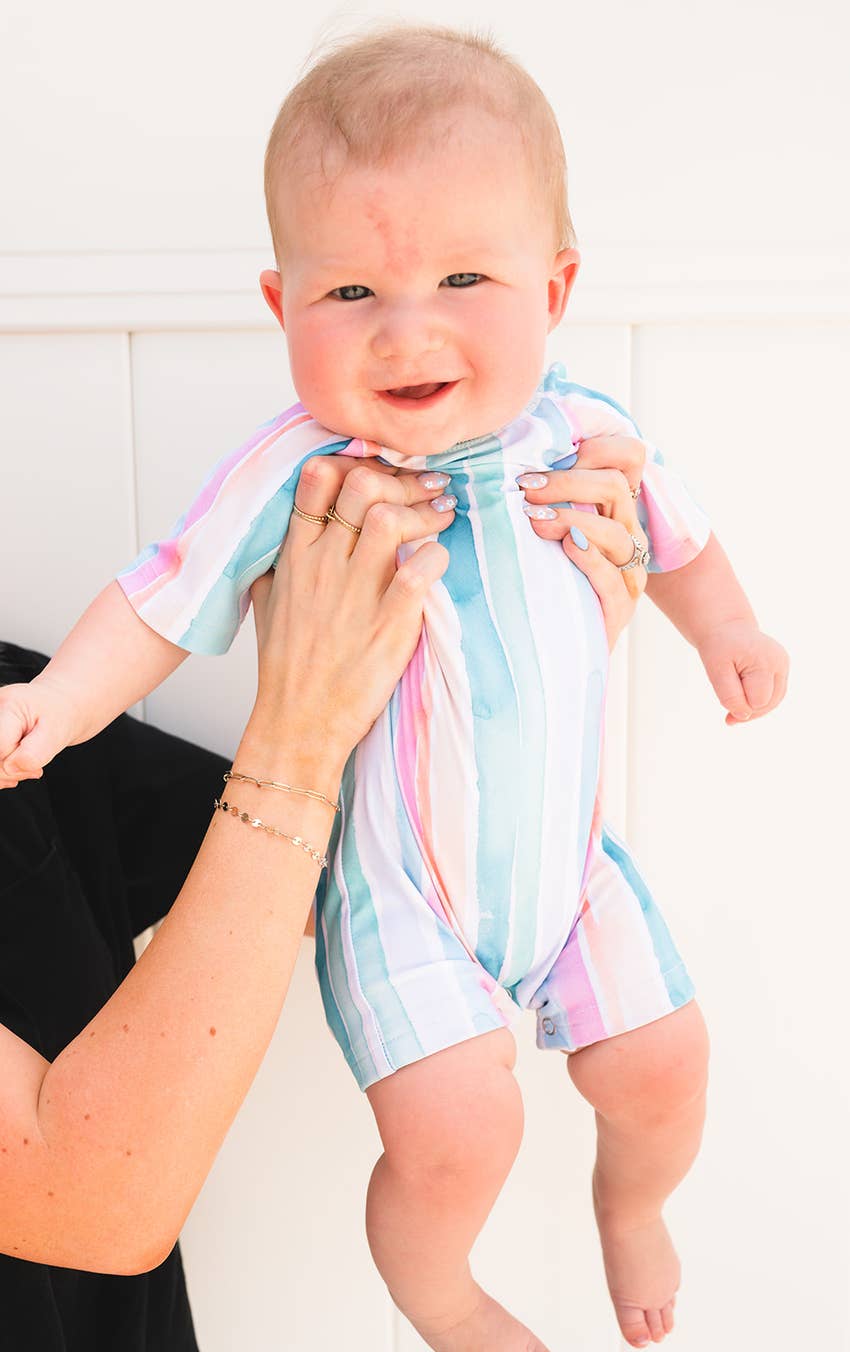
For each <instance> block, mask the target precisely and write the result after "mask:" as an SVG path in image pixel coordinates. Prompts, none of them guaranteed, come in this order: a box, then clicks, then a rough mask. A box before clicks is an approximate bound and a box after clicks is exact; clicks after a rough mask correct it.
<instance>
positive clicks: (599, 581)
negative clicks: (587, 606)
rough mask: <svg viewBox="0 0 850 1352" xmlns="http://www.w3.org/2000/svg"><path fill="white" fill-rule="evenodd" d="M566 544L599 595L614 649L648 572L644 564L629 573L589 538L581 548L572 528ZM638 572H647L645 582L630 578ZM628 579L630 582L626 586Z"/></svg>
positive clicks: (606, 628) (573, 558) (565, 549)
mask: <svg viewBox="0 0 850 1352" xmlns="http://www.w3.org/2000/svg"><path fill="white" fill-rule="evenodd" d="M562 548H563V550H564V553H565V554H566V556H567V558H568V559H571V560H572V562H573V563H574V564H575V565H576V567H577V568H578V569H580V571H581V572H582V573H584V575H585V577H586V578H587V580H588V581H589V582H590V585H591V586H592V587H593V590H594V591H595V592H596V595H597V596H598V597H599V602H600V605H601V606H602V615H603V619H604V622H605V632H606V634H607V636H608V648H609V650H612V649H613V647H614V644H615V643H616V641H617V639H618V638H619V636H620V634H621V633H622V631H623V630H624V629H625V627H626V625H627V624H628V623H629V621H630V620H631V618H632V616H633V614H634V611H635V606H636V604H637V600H638V596H639V595H640V592H641V591H642V590H643V587H644V586H645V585H646V572H645V570H644V569H643V568H632V569H629V572H628V573H621V572H620V570H619V569H618V568H616V567H615V566H614V564H613V563H611V562H610V560H608V559H607V558H606V557H605V555H604V554H602V553H601V552H600V550H599V549H597V547H596V545H594V544H592V543H591V542H590V541H589V540H588V542H587V546H586V548H584V549H583V548H581V547H580V546H579V545H578V544H576V542H575V540H574V539H573V538H572V536H571V535H570V533H569V531H568V532H567V533H566V535H565V536H564V538H563V542H562ZM636 573H638V574H642V575H643V583H642V585H641V582H640V579H634V581H633V582H632V583H631V584H630V585H629V584H628V579H629V578H630V577H634V574H636ZM624 581H625V582H626V583H627V585H626V586H623V583H624Z"/></svg>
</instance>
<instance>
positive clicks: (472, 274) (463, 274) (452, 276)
mask: <svg viewBox="0 0 850 1352" xmlns="http://www.w3.org/2000/svg"><path fill="white" fill-rule="evenodd" d="M483 275H484V274H483V273H481V272H450V273H449V275H448V277H446V278H445V279H444V280H445V281H447V282H449V283H450V284H451V285H452V286H455V279H456V278H458V277H460V278H467V277H471V278H472V279H473V281H474V280H475V278H476V277H483ZM470 285H471V283H470V282H468V281H459V282H457V286H459V287H463V286H470Z"/></svg>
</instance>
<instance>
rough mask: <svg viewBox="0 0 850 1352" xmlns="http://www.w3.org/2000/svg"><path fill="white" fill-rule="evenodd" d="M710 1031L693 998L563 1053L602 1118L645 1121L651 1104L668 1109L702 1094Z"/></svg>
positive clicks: (706, 1075) (691, 1100)
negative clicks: (658, 1015) (636, 1025)
mask: <svg viewBox="0 0 850 1352" xmlns="http://www.w3.org/2000/svg"><path fill="white" fill-rule="evenodd" d="M708 1055H709V1043H708V1030H707V1029H706V1026H705V1020H704V1018H703V1016H702V1010H701V1009H700V1007H699V1005H698V1004H697V1002H696V1000H689V1001H688V1003H687V1004H685V1005H682V1006H680V1008H679V1009H674V1010H672V1011H671V1012H670V1013H669V1014H665V1015H664V1016H663V1017H662V1018H660V1019H655V1020H653V1022H652V1023H646V1024H642V1025H641V1027H639V1028H633V1029H631V1031H630V1032H628V1033H618V1034H617V1035H616V1036H614V1037H609V1038H603V1039H602V1040H601V1041H599V1042H591V1043H590V1044H589V1045H588V1046H586V1047H582V1048H581V1050H580V1051H577V1052H571V1053H570V1055H569V1056H568V1057H567V1067H568V1069H569V1072H570V1076H571V1078H572V1080H573V1083H574V1084H575V1086H576V1088H577V1089H578V1090H579V1092H580V1093H581V1094H582V1095H583V1096H584V1097H585V1098H586V1099H587V1101H588V1103H591V1104H592V1105H593V1107H594V1108H595V1109H596V1111H597V1112H598V1113H601V1114H602V1116H603V1117H624V1116H628V1115H630V1114H631V1113H632V1112H633V1113H634V1114H635V1116H640V1117H641V1118H643V1119H645V1118H646V1115H647V1113H648V1112H649V1113H651V1112H652V1110H653V1108H656V1109H657V1110H658V1111H659V1112H665V1111H669V1109H670V1108H671V1107H672V1106H674V1105H685V1104H687V1103H690V1102H693V1100H694V1099H696V1098H698V1097H699V1096H700V1095H701V1094H703V1093H704V1092H705V1088H706V1082H707V1078H708Z"/></svg>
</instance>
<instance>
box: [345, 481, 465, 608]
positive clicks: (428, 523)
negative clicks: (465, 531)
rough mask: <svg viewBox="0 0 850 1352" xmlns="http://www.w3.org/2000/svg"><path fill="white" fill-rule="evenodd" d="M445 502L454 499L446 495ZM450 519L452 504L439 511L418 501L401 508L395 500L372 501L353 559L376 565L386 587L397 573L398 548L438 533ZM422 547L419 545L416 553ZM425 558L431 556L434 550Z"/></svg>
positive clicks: (451, 518) (368, 565)
mask: <svg viewBox="0 0 850 1352" xmlns="http://www.w3.org/2000/svg"><path fill="white" fill-rule="evenodd" d="M447 501H448V502H449V503H451V502H453V501H454V499H453V498H449V499H447ZM453 518H454V510H453V508H452V507H451V506H449V507H447V508H446V509H445V510H443V511H440V510H438V509H437V508H435V507H432V506H430V505H429V504H427V503H417V504H416V506H414V507H403V506H401V505H400V504H398V503H395V502H376V503H373V505H372V506H371V507H370V508H369V510H368V512H367V513H366V516H365V517H364V520H363V528H362V533H361V535H360V538H359V539H358V541H357V543H356V545H355V548H354V551H353V555H354V558H353V562H356V563H358V564H360V563H363V564H364V565H366V566H367V567H372V568H376V569H377V570H378V571H379V572H381V573H382V575H383V577H384V581H385V585H387V586H388V585H389V584H390V579H391V577H392V575H393V574H394V573H395V572H396V551H397V550H398V548H399V547H400V546H401V545H404V544H410V543H412V542H414V541H417V540H424V539H426V537H428V536H430V535H437V534H438V533H439V532H440V531H441V530H444V529H445V527H446V526H448V525H449V524H450V523H451V521H452V520H453ZM424 548H425V546H424V545H421V546H420V549H418V550H417V551H416V553H417V554H418V553H420V552H421V550H422V549H424ZM427 557H433V551H430V553H429V555H428V556H427ZM382 565H383V566H382ZM402 566H404V565H402ZM419 566H421V565H419ZM414 571H415V570H414ZM402 587H404V584H402Z"/></svg>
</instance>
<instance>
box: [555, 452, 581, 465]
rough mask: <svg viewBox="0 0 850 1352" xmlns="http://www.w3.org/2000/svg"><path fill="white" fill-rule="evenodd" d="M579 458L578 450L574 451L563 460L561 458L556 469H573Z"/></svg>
mask: <svg viewBox="0 0 850 1352" xmlns="http://www.w3.org/2000/svg"><path fill="white" fill-rule="evenodd" d="M577 460H578V452H577V451H574V452H573V454H572V455H565V456H564V458H563V460H559V461H558V463H557V466H556V469H572V467H573V465H574V464H575V462H576V461H577Z"/></svg>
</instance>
